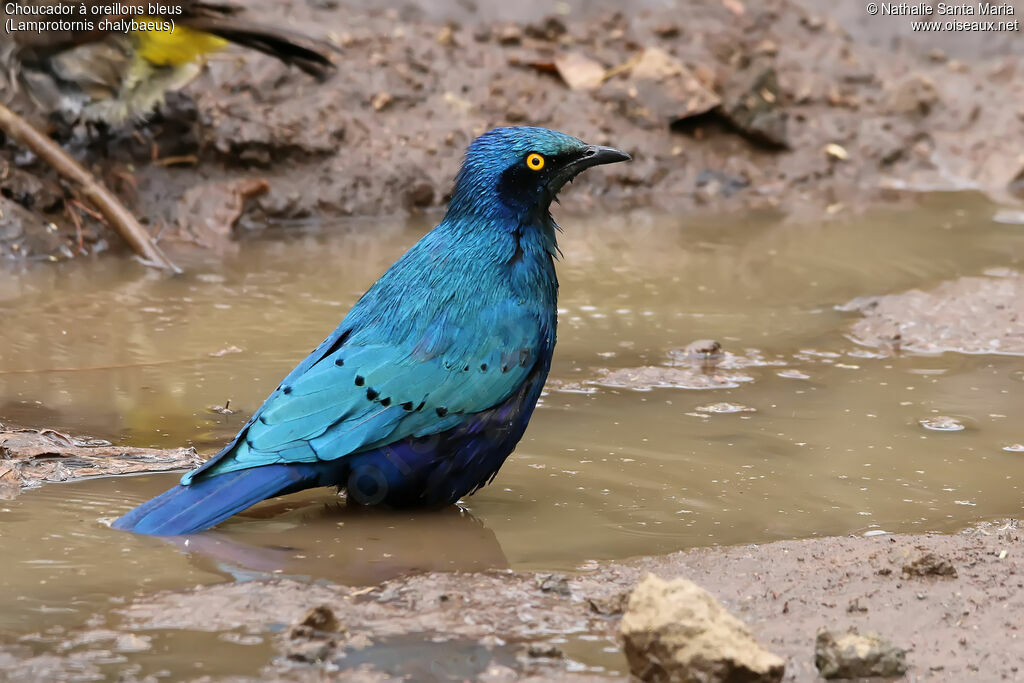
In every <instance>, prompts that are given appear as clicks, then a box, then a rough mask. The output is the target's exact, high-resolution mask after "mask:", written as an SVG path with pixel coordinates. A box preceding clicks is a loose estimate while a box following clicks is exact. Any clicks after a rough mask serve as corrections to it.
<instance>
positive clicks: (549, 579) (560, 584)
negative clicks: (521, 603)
mask: <svg viewBox="0 0 1024 683" xmlns="http://www.w3.org/2000/svg"><path fill="white" fill-rule="evenodd" d="M540 589H541V590H542V591H544V592H545V593H554V594H556V595H566V596H568V595H572V591H571V590H570V589H569V579H567V578H566V577H565V576H564V575H562V574H549V575H548V576H545V577H544V578H542V579H541V580H540Z"/></svg>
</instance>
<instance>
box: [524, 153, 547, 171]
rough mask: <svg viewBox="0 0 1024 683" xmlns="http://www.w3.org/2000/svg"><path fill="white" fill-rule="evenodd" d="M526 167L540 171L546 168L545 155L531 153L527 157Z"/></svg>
mask: <svg viewBox="0 0 1024 683" xmlns="http://www.w3.org/2000/svg"><path fill="white" fill-rule="evenodd" d="M526 167H527V168H529V169H530V170H531V171H539V170H541V169H542V168H544V157H542V156H541V155H539V154H537V153H536V152H533V153H531V154H530V155H529V156H527V157H526Z"/></svg>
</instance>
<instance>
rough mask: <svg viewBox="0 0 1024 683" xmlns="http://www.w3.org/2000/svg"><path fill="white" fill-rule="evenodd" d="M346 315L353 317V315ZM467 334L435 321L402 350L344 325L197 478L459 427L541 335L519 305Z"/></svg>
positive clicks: (500, 395) (526, 364)
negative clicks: (201, 475) (202, 475)
mask: <svg viewBox="0 0 1024 683" xmlns="http://www.w3.org/2000/svg"><path fill="white" fill-rule="evenodd" d="M350 317H351V316H350ZM473 322H474V324H473V325H471V326H468V327H467V326H458V325H454V324H452V323H451V322H450V321H447V320H445V319H444V317H443V316H439V317H438V318H437V319H435V320H434V321H431V323H430V324H429V325H426V326H425V327H424V329H421V330H419V331H418V332H417V333H416V334H414V335H410V338H409V339H407V340H406V341H405V342H404V343H398V344H395V343H368V339H372V338H373V337H374V336H376V335H375V334H374V330H373V329H372V328H370V329H367V328H363V329H355V330H353V329H350V328H346V325H345V323H344V322H343V323H342V325H341V326H339V328H338V329H337V330H336V331H335V332H334V334H332V335H331V336H330V337H328V338H327V339H326V340H325V341H324V343H323V344H321V345H320V346H319V347H317V349H316V350H314V352H313V353H312V354H310V356H309V357H307V358H306V359H305V360H304V361H303V362H302V363H301V364H300V365H299V366H298V367H297V368H296V369H295V370H294V371H293V372H292V373H291V374H289V375H288V377H286V378H285V380H284V381H283V382H282V383H281V385H280V386H279V387H278V388H277V389H276V390H275V391H274V392H273V393H272V394H271V395H270V397H269V398H268V399H267V400H266V401H265V402H264V404H263V405H262V406H261V407H260V408H259V410H258V411H257V412H256V414H255V415H253V417H252V419H251V420H250V421H249V423H248V424H247V425H246V426H245V427H244V428H243V429H242V431H241V432H240V433H239V435H238V437H236V440H235V441H234V442H233V443H232V444H230V445H229V446H228V447H227V448H226V449H225V450H224V451H222V452H221V453H220V454H219V455H218V456H215V458H214V459H213V460H211V461H210V462H209V463H207V465H206V466H204V467H203V468H202V469H201V470H197V471H195V472H192V473H190V474H189V475H186V477H185V478H183V480H182V481H183V483H185V484H188V483H190V481H191V479H192V477H193V476H194V475H196V474H199V472H200V471H203V472H204V474H205V475H212V474H223V473H225V472H231V471H235V470H240V469H247V468H250V467H258V466H262V465H269V464H277V463H303V462H315V461H317V460H335V459H337V458H341V457H344V456H346V455H349V454H351V453H358V452H360V451H363V450H367V449H370V448H375V447H378V446H381V445H385V444H388V443H391V442H394V441H398V440H400V439H404V438H406V437H408V436H426V435H430V434H435V433H439V432H442V431H445V430H448V429H451V428H452V427H455V426H457V425H458V424H460V423H461V422H462V421H464V420H465V419H467V418H468V416H471V415H472V414H474V413H477V412H480V411H482V410H486V409H488V408H491V407H493V406H495V405H497V404H499V403H501V402H502V401H503V400H505V399H506V398H507V397H508V396H510V395H511V394H512V393H513V392H514V391H515V390H516V389H517V388H518V387H519V385H520V384H521V383H522V382H523V380H524V379H525V378H526V377H527V375H528V374H529V372H530V370H531V368H532V367H533V364H534V362H535V361H536V359H537V352H538V347H539V345H540V344H541V343H542V342H543V340H544V339H543V338H544V336H545V335H546V334H547V332H546V331H545V330H544V329H543V327H542V325H541V322H540V319H539V318H538V317H537V316H535V315H533V314H532V313H531V312H530V311H529V310H527V309H524V308H523V307H522V306H521V305H519V304H518V303H516V302H503V303H500V304H495V305H492V306H490V307H488V308H487V309H485V310H484V311H482V312H481V314H480V317H479V318H478V319H477V320H475V321H473Z"/></svg>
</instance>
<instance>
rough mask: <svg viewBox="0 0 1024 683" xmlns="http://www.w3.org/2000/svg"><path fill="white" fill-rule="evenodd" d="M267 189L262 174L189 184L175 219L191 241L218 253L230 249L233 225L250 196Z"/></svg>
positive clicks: (231, 246) (232, 247)
mask: <svg viewBox="0 0 1024 683" xmlns="http://www.w3.org/2000/svg"><path fill="white" fill-rule="evenodd" d="M269 191H270V183H268V182H267V181H266V180H264V179H262V178H238V179H236V180H224V181H211V182H208V183H204V184H202V185H196V186H194V187H191V188H189V189H188V190H187V191H186V192H185V194H184V195H183V196H182V198H181V199H180V200H179V202H178V209H177V216H176V219H177V223H178V227H179V228H180V229H181V231H182V233H183V234H185V235H188V236H189V237H190V238H191V241H193V242H195V243H196V244H198V245H200V246H203V247H206V248H207V249H210V250H212V251H214V252H215V253H218V254H224V253H227V252H229V251H233V250H234V247H235V245H234V244H233V242H232V239H233V234H234V227H235V224H236V223H237V222H238V219H239V218H241V216H242V213H243V212H244V211H245V206H246V203H247V202H248V201H249V200H250V199H254V198H256V197H260V196H262V195H264V194H266V193H267V192H269Z"/></svg>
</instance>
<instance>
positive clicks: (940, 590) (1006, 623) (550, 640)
mask: <svg viewBox="0 0 1024 683" xmlns="http://www.w3.org/2000/svg"><path fill="white" fill-rule="evenodd" d="M1022 550H1024V542H1022V536H1021V533H1020V530H1019V528H1018V526H1017V523H1016V522H1015V521H1004V522H999V523H992V524H988V525H984V526H980V527H975V528H972V529H970V530H967V531H965V532H963V533H960V534H956V535H949V536H944V535H916V536H915V535H905V536H894V535H886V534H881V535H875V536H872V537H867V538H865V537H838V538H822V539H810V540H804V541H782V542H776V543H769V544H765V545H749V546H737V547H726V548H704V549H697V550H691V551H685V552H679V553H674V554H671V555H666V556H659V557H648V558H641V559H636V560H632V561H627V562H613V563H600V564H596V563H591V564H587V565H583V566H581V567H580V568H579V570H578V571H576V572H572V573H569V574H566V575H559V574H554V575H552V574H547V573H533V572H514V571H511V570H508V571H488V572H480V573H428V574H421V575H417V576H410V577H404V578H397V579H393V580H389V581H385V582H383V583H381V584H379V585H373V586H366V587H343V586H337V585H333V584H323V583H312V584H311V583H307V582H302V581H296V580H292V579H262V580H253V581H245V582H240V583H233V584H221V585H214V586H202V587H197V588H194V589H191V590H185V591H166V592H158V593H155V594H149V595H140V596H138V597H136V598H134V599H132V600H130V601H129V603H128V604H126V605H124V606H122V607H117V608H115V609H114V611H113V612H112V613H110V614H109V615H107V616H105V617H103V616H99V615H97V617H96V618H95V619H93V620H92V621H91V623H90V624H89V626H88V627H86V628H83V629H81V630H78V631H75V632H70V633H60V634H50V635H51V638H50V640H51V641H53V640H57V641H60V642H62V643H63V646H61V647H57V648H54V652H55V653H50V654H41V655H37V656H34V655H32V654H31V647H30V645H31V643H33V642H37V641H41V640H45V639H46V638H45V634H34V635H28V636H23V637H21V638H20V639H19V641H18V642H6V643H5V642H0V662H2V663H3V665H4V668H5V671H6V674H7V676H8V677H9V680H30V679H32V678H33V677H37V676H40V675H43V676H47V677H49V676H51V675H53V676H56V678H55V679H54V680H62V679H63V678H65V677H67V676H66V675H67V674H68V673H69V672H71V671H74V672H75V675H77V676H89V675H97V674H101V673H103V672H106V673H108V674H109V673H110V672H118V671H120V672H121V673H122V679H124V680H141V679H142V678H143V677H144V676H145V675H146V674H148V673H152V672H151V671H147V670H146V668H145V667H142V668H141V670H140V668H139V667H138V665H135V668H134V669H131V668H119V667H118V666H117V665H116V662H117V656H116V655H117V653H118V652H121V653H124V652H132V651H136V652H139V651H141V652H145V651H147V650H150V649H151V648H153V647H154V644H153V640H154V639H158V638H159V637H160V634H161V633H164V632H167V631H180V630H185V631H196V632H202V633H209V634H219V635H218V636H217V637H218V638H219V639H221V640H226V641H230V642H235V643H249V644H250V645H252V646H257V645H258V646H259V647H258V648H257V647H253V648H251V650H252V651H253V652H254V653H255V652H256V651H258V652H259V655H258V657H256V659H255V661H253V662H251V664H252V665H253V666H254V667H256V668H258V671H253V672H252V673H253V675H257V674H259V675H262V676H264V677H266V676H270V677H273V678H275V679H283V680H318V679H319V677H322V676H323V675H325V674H331V675H342V676H343V678H344V679H345V680H367V681H378V680H394V679H395V678H396V677H403V676H413V677H416V676H420V677H421V678H417V680H422V676H423V675H427V676H428V678H444V677H446V676H447V677H449V678H450V677H458V678H473V679H475V680H489V681H503V680H530V679H531V678H537V679H538V680H553V679H556V680H622V679H623V678H624V677H625V675H626V673H627V671H628V667H627V665H626V662H625V657H624V655H622V653H621V644H620V642H619V638H618V635H617V634H618V626H619V620H620V618H621V615H622V611H623V609H625V605H626V599H625V597H626V596H627V595H628V593H629V591H630V590H631V589H632V587H633V586H634V585H635V584H636V583H637V581H639V580H640V579H641V578H643V577H644V576H645V575H647V574H648V573H653V574H655V575H657V576H659V577H662V578H666V579H671V578H675V577H684V578H687V579H689V580H692V581H694V582H695V583H697V584H698V585H699V586H701V587H703V588H704V589H706V590H708V591H710V592H711V593H712V594H713V595H714V596H715V597H716V598H717V599H719V600H720V601H721V602H722V603H723V604H724V605H725V606H726V608H728V609H729V611H730V612H731V613H732V614H734V615H735V616H737V617H738V618H739V619H741V620H742V621H743V622H745V623H746V624H747V625H748V626H749V627H750V628H751V629H752V631H753V632H754V635H755V636H756V637H757V639H758V641H759V642H761V643H762V644H763V645H764V646H765V647H767V648H768V649H769V650H770V651H772V652H774V653H776V654H778V655H779V656H781V657H783V658H784V659H785V662H786V673H785V678H784V680H787V681H815V680H820V679H819V678H818V675H817V671H816V669H815V665H814V652H815V640H816V636H817V633H818V631H819V630H820V629H823V628H827V629H829V630H832V631H846V630H847V629H848V628H851V627H853V628H856V629H858V630H860V631H861V632H877V633H878V634H880V635H881V636H882V637H883V638H886V639H888V640H891V641H892V642H893V643H894V644H895V645H897V646H899V647H900V648H902V649H904V650H906V651H907V655H906V657H907V666H908V672H907V674H906V680H935V681H945V680H972V679H977V678H978V676H980V675H983V676H984V677H985V678H986V679H991V680H997V679H1000V678H1002V679H1014V678H1016V677H1017V675H1018V672H1019V671H1020V669H1021V668H1022V667H1024V655H1022V653H1021V650H1020V647H1019V643H1018V636H1019V633H1018V624H1017V619H1016V617H1015V615H1016V614H1019V612H1020V610H1021V609H1022V608H1024V603H1022V600H1024V598H1022V597H1021V596H1022V595H1024V593H1022V592H1021V590H1020V588H1021V581H1022V579H1021V572H1022V571H1024V566H1022V565H1021V558H1022V554H1021V553H1022ZM87 652H91V653H92V654H91V655H89V656H86V654H85V653H87ZM90 657H91V658H92V660H93V661H92V662H90ZM111 662H115V665H114V666H113V667H112V668H111V666H110V664H111ZM104 667H106V668H104ZM125 675H127V678H125ZM233 680H249V679H248V678H246V677H244V676H243V677H241V678H238V679H233Z"/></svg>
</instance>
